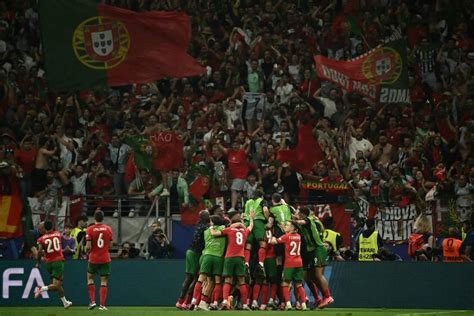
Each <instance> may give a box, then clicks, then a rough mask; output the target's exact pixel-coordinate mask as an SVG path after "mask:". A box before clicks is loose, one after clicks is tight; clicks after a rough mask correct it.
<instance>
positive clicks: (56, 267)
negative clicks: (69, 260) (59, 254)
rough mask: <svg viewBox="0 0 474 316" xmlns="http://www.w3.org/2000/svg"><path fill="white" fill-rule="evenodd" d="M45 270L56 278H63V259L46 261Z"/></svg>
mask: <svg viewBox="0 0 474 316" xmlns="http://www.w3.org/2000/svg"><path fill="white" fill-rule="evenodd" d="M46 270H47V271H48V273H49V275H50V276H51V277H52V278H55V279H56V280H60V281H62V280H63V274H64V261H53V262H48V263H46Z"/></svg>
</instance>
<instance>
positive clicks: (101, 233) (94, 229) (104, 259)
mask: <svg viewBox="0 0 474 316" xmlns="http://www.w3.org/2000/svg"><path fill="white" fill-rule="evenodd" d="M86 240H87V241H90V242H91V252H90V254H89V263H93V264H100V263H108V262H110V261H111V259H110V254H109V249H110V243H111V241H112V229H111V228H110V226H108V225H105V224H94V225H92V226H89V227H88V228H87V230H86Z"/></svg>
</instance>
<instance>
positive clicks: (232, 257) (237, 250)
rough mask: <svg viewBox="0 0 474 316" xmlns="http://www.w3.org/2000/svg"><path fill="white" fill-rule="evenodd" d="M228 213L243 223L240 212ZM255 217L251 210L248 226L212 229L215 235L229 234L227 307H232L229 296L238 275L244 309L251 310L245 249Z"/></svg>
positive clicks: (224, 294) (225, 267) (225, 300)
mask: <svg viewBox="0 0 474 316" xmlns="http://www.w3.org/2000/svg"><path fill="white" fill-rule="evenodd" d="M228 215H229V218H230V220H231V222H232V223H233V224H234V223H242V217H241V215H240V213H239V212H237V211H234V212H229V213H228ZM254 217H255V212H254V211H250V216H249V219H250V224H249V226H248V227H245V226H244V225H243V224H242V226H240V227H233V226H230V227H227V228H225V229H224V230H223V231H218V230H214V229H211V235H212V236H214V237H217V236H227V250H226V253H225V259H224V271H223V273H222V275H223V276H224V277H225V280H224V282H225V283H224V289H223V297H224V300H223V301H222V306H223V308H225V309H231V308H232V300H231V299H230V298H229V297H230V290H231V288H232V281H233V278H234V277H236V278H237V282H238V284H239V290H240V296H241V299H242V309H244V310H250V307H249V306H248V304H247V299H248V288H247V284H245V262H244V250H245V241H246V240H247V236H248V234H249V233H250V232H251V231H252V229H253V218H254Z"/></svg>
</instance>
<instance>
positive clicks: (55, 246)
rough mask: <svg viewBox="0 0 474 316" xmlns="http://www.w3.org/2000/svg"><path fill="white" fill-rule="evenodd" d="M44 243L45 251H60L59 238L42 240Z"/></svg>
mask: <svg viewBox="0 0 474 316" xmlns="http://www.w3.org/2000/svg"><path fill="white" fill-rule="evenodd" d="M44 242H45V243H46V246H47V247H46V252H47V253H52V252H55V251H60V250H61V243H60V242H59V238H58V237H55V238H52V239H46V240H45V241H44Z"/></svg>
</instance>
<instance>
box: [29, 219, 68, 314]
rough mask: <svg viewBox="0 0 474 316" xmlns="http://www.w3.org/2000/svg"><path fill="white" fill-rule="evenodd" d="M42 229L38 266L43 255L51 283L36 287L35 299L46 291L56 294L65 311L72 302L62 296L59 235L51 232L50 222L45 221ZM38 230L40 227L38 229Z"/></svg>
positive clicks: (62, 271)
mask: <svg viewBox="0 0 474 316" xmlns="http://www.w3.org/2000/svg"><path fill="white" fill-rule="evenodd" d="M40 225H44V229H45V230H46V233H45V234H44V235H43V236H41V237H40V238H38V255H37V259H38V264H37V266H39V263H40V262H41V257H42V256H43V254H44V259H45V260H46V269H47V270H48V273H49V275H51V279H52V280H53V283H52V284H50V285H48V286H38V287H36V289H35V298H38V297H39V296H40V295H41V293H43V292H47V291H55V292H58V295H59V298H60V299H61V302H62V303H63V305H64V308H65V309H68V308H69V307H71V305H72V302H70V301H68V300H67V299H66V297H65V296H64V289H63V274H64V256H63V251H62V248H61V233H60V232H58V231H57V230H53V223H52V222H51V221H45V222H44V224H40ZM38 230H40V227H38Z"/></svg>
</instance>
